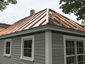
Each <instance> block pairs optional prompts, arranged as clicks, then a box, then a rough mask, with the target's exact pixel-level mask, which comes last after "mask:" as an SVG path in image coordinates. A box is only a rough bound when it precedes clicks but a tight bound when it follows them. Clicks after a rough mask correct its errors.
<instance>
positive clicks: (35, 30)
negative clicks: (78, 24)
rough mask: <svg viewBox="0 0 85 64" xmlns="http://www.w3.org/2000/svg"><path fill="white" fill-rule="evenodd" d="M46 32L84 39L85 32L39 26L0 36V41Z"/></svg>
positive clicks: (52, 26) (51, 26)
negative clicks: (72, 35) (73, 35)
mask: <svg viewBox="0 0 85 64" xmlns="http://www.w3.org/2000/svg"><path fill="white" fill-rule="evenodd" d="M46 30H52V31H59V32H63V33H69V34H75V35H80V36H83V37H85V32H82V31H76V30H71V29H67V28H62V27H57V26H54V25H43V26H40V27H35V28H31V29H27V30H24V31H19V32H15V33H10V34H7V35H2V36H0V39H3V38H8V37H13V36H19V35H24V34H30V33H35V32H40V31H46Z"/></svg>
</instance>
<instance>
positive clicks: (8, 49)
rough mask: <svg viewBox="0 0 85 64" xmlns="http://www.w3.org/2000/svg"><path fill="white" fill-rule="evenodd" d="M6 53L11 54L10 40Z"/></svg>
mask: <svg viewBox="0 0 85 64" xmlns="http://www.w3.org/2000/svg"><path fill="white" fill-rule="evenodd" d="M6 54H10V42H6Z"/></svg>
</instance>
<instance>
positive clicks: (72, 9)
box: [60, 0, 85, 20]
mask: <svg viewBox="0 0 85 64" xmlns="http://www.w3.org/2000/svg"><path fill="white" fill-rule="evenodd" d="M60 8H61V9H62V11H63V12H64V13H65V14H70V13H74V15H75V16H77V20H85V0H60Z"/></svg>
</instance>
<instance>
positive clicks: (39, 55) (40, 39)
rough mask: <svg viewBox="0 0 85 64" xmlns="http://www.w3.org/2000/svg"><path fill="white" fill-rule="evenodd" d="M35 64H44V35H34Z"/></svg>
mask: <svg viewBox="0 0 85 64" xmlns="http://www.w3.org/2000/svg"><path fill="white" fill-rule="evenodd" d="M34 45H35V48H34V49H35V51H34V55H35V61H34V62H35V64H45V33H43V34H42V33H38V34H36V35H35V44H34Z"/></svg>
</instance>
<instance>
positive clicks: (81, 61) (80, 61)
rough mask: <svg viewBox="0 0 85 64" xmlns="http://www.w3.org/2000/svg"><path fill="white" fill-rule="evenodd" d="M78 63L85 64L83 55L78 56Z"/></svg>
mask: <svg viewBox="0 0 85 64" xmlns="http://www.w3.org/2000/svg"><path fill="white" fill-rule="evenodd" d="M78 64H83V55H80V56H78Z"/></svg>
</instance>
